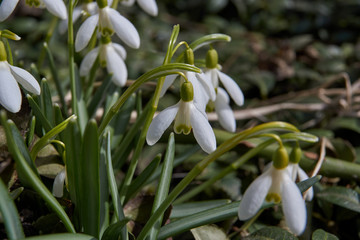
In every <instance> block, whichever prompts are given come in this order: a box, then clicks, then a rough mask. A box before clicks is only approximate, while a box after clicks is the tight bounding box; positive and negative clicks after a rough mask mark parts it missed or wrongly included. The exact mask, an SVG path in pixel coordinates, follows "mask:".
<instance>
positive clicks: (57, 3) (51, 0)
mask: <svg viewBox="0 0 360 240" xmlns="http://www.w3.org/2000/svg"><path fill="white" fill-rule="evenodd" d="M18 2H19V0H3V1H2V2H1V4H0V21H4V20H5V19H7V18H8V17H9V16H10V15H11V13H12V12H13V11H14V9H15V7H16V5H17V3H18ZM25 2H26V4H28V5H29V6H32V7H39V8H47V10H48V11H49V12H51V13H52V14H53V15H55V16H57V17H58V18H61V19H67V11H66V6H65V4H64V2H63V0H26V1H25Z"/></svg>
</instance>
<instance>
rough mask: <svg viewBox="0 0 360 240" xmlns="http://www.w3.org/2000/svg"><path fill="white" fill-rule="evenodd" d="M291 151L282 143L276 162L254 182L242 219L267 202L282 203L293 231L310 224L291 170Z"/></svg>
mask: <svg viewBox="0 0 360 240" xmlns="http://www.w3.org/2000/svg"><path fill="white" fill-rule="evenodd" d="M288 161H289V160H288V154H287V152H286V149H285V148H284V147H283V146H280V147H279V148H278V149H277V151H276V152H275V154H274V156H273V164H272V165H271V166H270V168H268V169H267V170H266V171H265V172H264V173H262V174H261V175H260V176H259V177H258V178H257V179H255V181H254V182H252V183H251V184H250V186H249V187H248V189H247V190H246V191H245V194H244V196H243V198H242V200H241V202H240V206H239V212H238V215H239V219H240V220H242V221H243V220H247V219H249V218H251V217H253V216H254V215H255V214H256V213H257V212H258V211H259V209H260V207H261V205H262V203H263V201H264V200H265V201H267V202H275V203H279V202H280V201H281V202H282V209H283V212H284V215H285V221H286V224H287V226H288V227H289V228H290V230H291V231H292V232H293V233H294V234H296V235H300V234H301V233H302V232H303V231H304V230H305V226H306V207H305V202H304V200H303V198H302V194H301V192H300V190H299V188H298V187H297V185H296V184H295V183H294V181H293V180H292V179H291V178H290V176H289V172H288V170H287V165H288Z"/></svg>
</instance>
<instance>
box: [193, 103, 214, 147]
mask: <svg viewBox="0 0 360 240" xmlns="http://www.w3.org/2000/svg"><path fill="white" fill-rule="evenodd" d="M190 122H191V126H192V129H193V133H194V137H195V139H196V141H197V142H198V143H199V145H200V147H201V148H202V149H203V150H204V151H205V152H207V153H211V152H213V151H215V149H216V138H215V134H214V131H213V129H212V127H211V125H210V123H209V122H208V120H207V118H205V116H204V114H203V113H201V111H200V110H199V109H197V107H196V106H195V105H192V108H191V115H190Z"/></svg>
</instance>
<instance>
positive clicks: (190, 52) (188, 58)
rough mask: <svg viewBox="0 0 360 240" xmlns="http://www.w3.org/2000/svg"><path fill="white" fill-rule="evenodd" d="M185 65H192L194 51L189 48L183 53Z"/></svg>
mask: <svg viewBox="0 0 360 240" xmlns="http://www.w3.org/2000/svg"><path fill="white" fill-rule="evenodd" d="M185 63H187V64H190V65H194V51H193V50H192V49H191V48H187V49H186V51H185Z"/></svg>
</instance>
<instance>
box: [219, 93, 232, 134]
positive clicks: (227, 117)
mask: <svg viewBox="0 0 360 240" xmlns="http://www.w3.org/2000/svg"><path fill="white" fill-rule="evenodd" d="M228 100H229V97H228V96H227V93H226V92H225V91H224V89H222V88H218V94H217V97H216V100H215V111H216V114H217V116H218V119H219V123H220V125H221V126H222V127H223V128H224V129H225V130H226V131H229V132H235V130H236V121H235V117H234V112H233V110H232V109H231V107H230V106H229V103H228Z"/></svg>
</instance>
